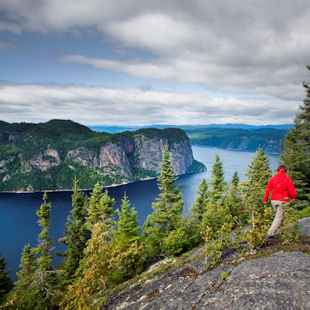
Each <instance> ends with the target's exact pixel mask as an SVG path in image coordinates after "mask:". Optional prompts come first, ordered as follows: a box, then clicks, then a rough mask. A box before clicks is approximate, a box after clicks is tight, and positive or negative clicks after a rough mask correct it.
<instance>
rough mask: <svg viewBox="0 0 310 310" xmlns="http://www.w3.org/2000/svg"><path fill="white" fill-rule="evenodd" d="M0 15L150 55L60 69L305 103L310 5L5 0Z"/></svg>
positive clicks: (287, 0) (82, 58)
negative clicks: (93, 34)
mask: <svg viewBox="0 0 310 310" xmlns="http://www.w3.org/2000/svg"><path fill="white" fill-rule="evenodd" d="M0 9H2V11H4V12H5V14H6V18H7V20H8V23H9V22H10V23H11V25H15V26H16V27H19V28H16V29H18V31H21V30H20V29H23V30H24V31H33V32H41V33H49V34H51V33H64V32H69V33H71V32H77V31H78V32H80V33H81V35H83V30H85V29H89V28H92V29H95V30H96V31H98V32H99V33H101V35H102V38H103V39H104V40H105V41H104V42H108V43H109V44H110V45H111V46H112V47H114V49H115V52H116V54H115V55H117V51H118V50H119V49H124V50H126V49H136V50H138V51H140V52H145V51H146V52H148V53H149V54H150V55H152V56H151V57H148V58H147V60H146V59H145V58H142V57H139V55H140V54H141V53H140V54H139V53H137V54H136V56H135V57H134V58H130V57H129V58H126V57H123V58H122V59H121V60H117V59H115V57H114V58H113V59H107V58H100V57H97V58H94V57H90V56H89V55H86V54H85V55H74V54H72V55H63V56H62V57H59V58H58V60H60V61H62V62H67V63H69V62H73V63H81V64H85V65H88V66H91V67H94V68H96V69H99V70H113V71H118V72H123V73H126V74H129V75H133V76H138V77H145V78H151V79H155V80H176V81H181V82H189V83H199V84H201V85H204V86H205V87H207V88H208V89H214V90H219V91H221V92H229V93H236V94H238V95H240V94H244V95H248V94H249V95H255V96H257V97H262V96H265V97H272V98H273V99H274V100H280V101H281V100H283V101H285V100H288V101H293V102H295V101H296V100H302V98H303V96H304V92H303V89H302V87H301V82H302V81H303V80H306V79H307V74H308V73H307V70H306V68H305V66H306V65H307V64H309V55H310V37H309V33H308V32H309V31H308V29H309V28H310V19H309V16H310V3H309V1H308V0H299V1H291V0H282V1H281V4H280V5H279V3H278V2H275V1H269V0H261V1H254V0H250V1H246V2H245V1H242V0H234V1H229V0H218V1H205V0H193V1H190V2H189V1H185V0H172V1H169V2H167V1H165V2H162V1H155V0H149V1H142V2H141V1H138V0H128V1H121V0H114V1H103V0H88V1H83V0H66V1H63V0H46V1H40V0H2V1H1V4H0ZM7 25H8V24H7ZM12 27H13V26H12ZM0 30H1V24H0Z"/></svg>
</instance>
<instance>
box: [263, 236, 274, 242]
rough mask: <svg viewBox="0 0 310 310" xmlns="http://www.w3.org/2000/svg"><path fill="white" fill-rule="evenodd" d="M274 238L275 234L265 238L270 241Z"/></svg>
mask: <svg viewBox="0 0 310 310" xmlns="http://www.w3.org/2000/svg"><path fill="white" fill-rule="evenodd" d="M273 238H274V236H267V237H266V238H265V242H269V241H271V240H272V239H273Z"/></svg>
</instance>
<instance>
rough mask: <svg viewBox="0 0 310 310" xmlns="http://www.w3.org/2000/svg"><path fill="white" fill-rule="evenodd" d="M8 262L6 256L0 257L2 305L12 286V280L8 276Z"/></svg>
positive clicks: (0, 298)
mask: <svg viewBox="0 0 310 310" xmlns="http://www.w3.org/2000/svg"><path fill="white" fill-rule="evenodd" d="M5 266H6V262H5V260H4V258H0V305H1V302H2V301H3V300H4V297H5V295H6V294H7V293H8V292H9V291H10V290H11V288H12V281H11V279H10V278H9V277H8V274H9V271H5Z"/></svg>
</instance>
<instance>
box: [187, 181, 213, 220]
mask: <svg viewBox="0 0 310 310" xmlns="http://www.w3.org/2000/svg"><path fill="white" fill-rule="evenodd" d="M197 194H198V197H197V198H196V202H195V203H194V204H193V205H192V207H191V214H192V218H193V219H194V220H195V221H196V222H197V223H200V222H201V220H202V217H203V214H204V213H205V212H206V211H207V206H208V200H209V191H208V183H207V182H206V179H202V182H201V183H200V185H199V187H198V191H197Z"/></svg>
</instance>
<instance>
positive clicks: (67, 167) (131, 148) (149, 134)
mask: <svg viewBox="0 0 310 310" xmlns="http://www.w3.org/2000/svg"><path fill="white" fill-rule="evenodd" d="M86 134H87V135H88V136H87V140H81V141H80V145H79V143H75V142H74V136H72V135H71V136H70V139H71V140H72V139H73V141H69V142H68V140H69V139H66V140H65V139H63V140H64V141H65V143H66V144H65V143H63V144H62V143H59V142H58V141H55V142H53V140H52V143H45V145H46V146H45V147H44V141H45V140H44V139H42V137H41V136H40V139H36V138H34V137H33V134H32V135H31V136H30V135H24V136H23V134H22V133H19V134H18V135H16V136H18V137H17V138H16V139H17V140H16V139H15V140H14V141H13V140H12V139H8V140H7V144H6V146H9V147H11V146H12V145H13V144H14V145H15V143H16V144H17V143H18V144H19V145H22V148H21V149H22V151H20V152H18V153H16V154H15V155H11V156H9V157H7V158H3V159H1V156H0V159H1V160H0V180H1V181H2V183H1V185H0V190H12V191H14V190H20V191H23V190H25V189H26V188H29V185H30V188H32V189H34V190H43V189H57V188H71V186H72V179H73V176H76V177H77V178H78V179H79V180H80V186H81V187H82V188H87V187H89V185H91V184H90V182H92V184H94V183H95V182H96V181H101V183H102V184H104V185H110V184H112V183H116V184H117V183H124V182H129V181H133V180H138V179H141V178H146V177H155V176H156V175H158V174H159V172H160V168H161V160H162V154H163V151H164V149H165V148H166V147H168V149H169V151H170V153H171V158H172V164H173V167H174V170H175V172H176V174H178V175H180V174H184V173H187V171H188V169H189V168H190V167H191V165H192V164H193V162H194V158H193V153H192V149H191V145H190V142H189V139H188V137H187V136H186V134H185V133H184V132H183V131H182V130H180V129H177V128H173V129H172V128H171V129H164V130H159V129H143V130H139V131H136V132H125V133H121V134H117V135H108V136H104V137H102V136H100V134H99V133H94V134H93V135H94V137H93V136H92V132H91V133H88V132H87V133H86ZM11 135H12V134H11ZM11 135H8V136H9V137H10V136H11ZM105 135H107V134H105ZM22 139H23V140H22ZM61 139H62V138H61V137H60V140H61ZM78 139H80V138H79V137H78V136H77V140H78ZM91 139H93V140H94V141H95V142H93V140H91ZM95 139H96V140H95ZM100 139H101V140H100ZM46 140H48V137H47V138H46ZM12 141H13V142H12ZM30 141H31V143H32V144H33V145H31V143H29V142H30ZM42 141H43V142H42ZM28 144H29V147H28ZM38 144H39V145H40V147H38V149H41V151H38V152H36V151H35V147H36V145H38ZM42 144H43V146H42ZM66 145H73V146H74V147H67V146H66ZM0 151H1V150H0ZM0 153H1V152H0ZM29 154H32V155H31V156H29ZM0 155H1V154H0ZM203 169H205V167H204V165H202V164H201V165H200V166H199V168H198V169H197V165H196V171H201V170H203ZM54 176H55V177H56V178H55V177H54ZM87 178H88V179H89V181H87V180H86V179H87ZM20 180H23V182H21V181H20ZM51 180H53V182H52V181H51ZM84 180H85V181H84ZM42 181H43V182H42ZM40 182H41V183H40ZM44 183H45V184H48V185H45V187H44V186H43V185H44ZM88 184H89V185H88Z"/></svg>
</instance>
